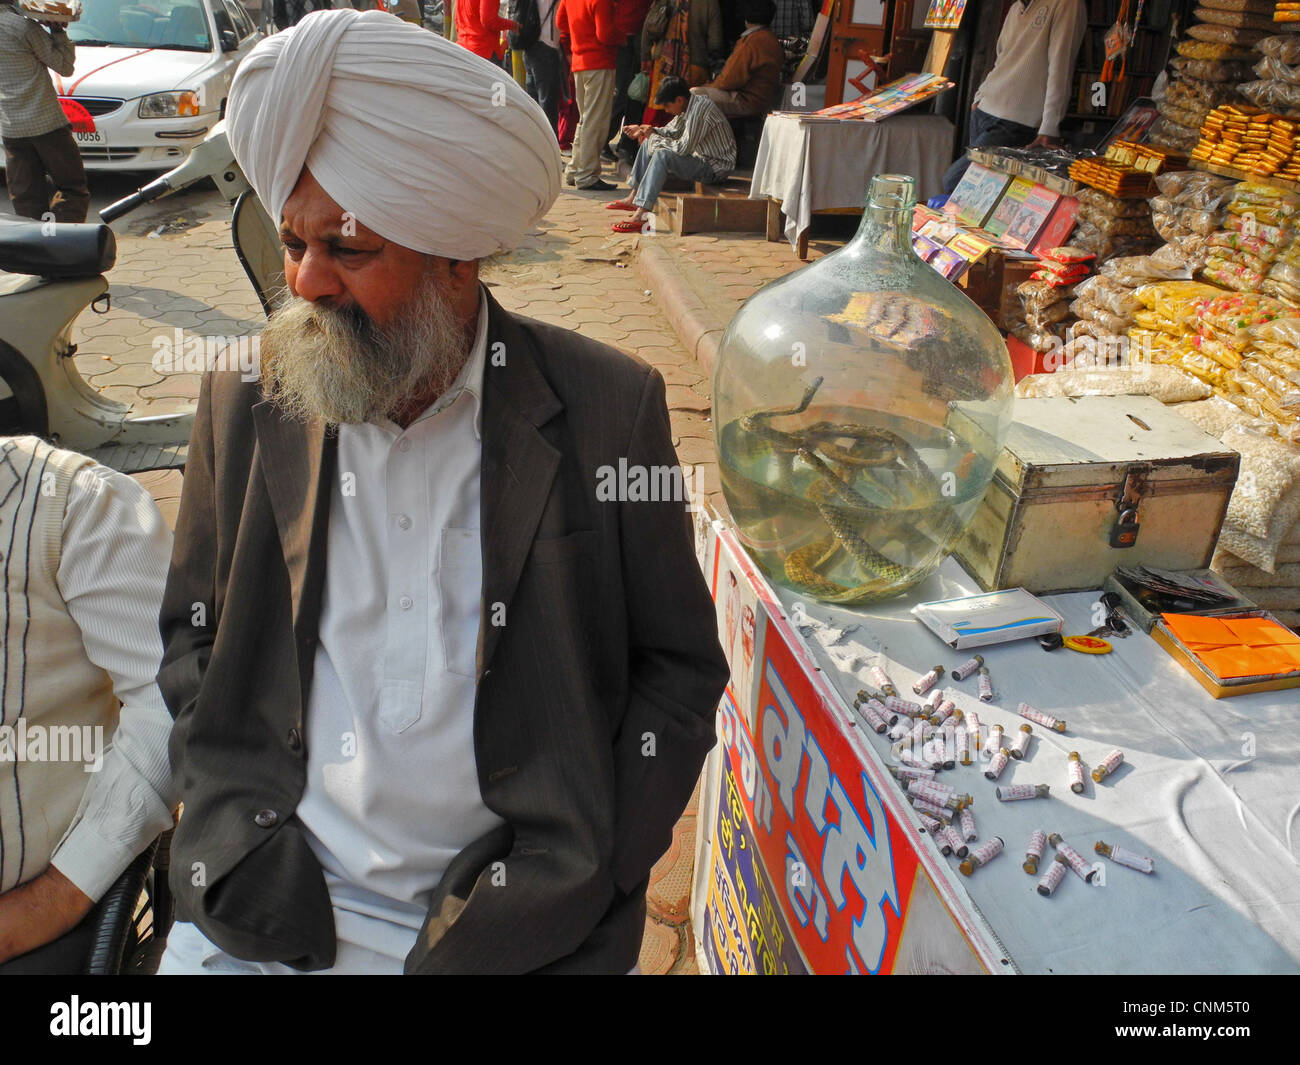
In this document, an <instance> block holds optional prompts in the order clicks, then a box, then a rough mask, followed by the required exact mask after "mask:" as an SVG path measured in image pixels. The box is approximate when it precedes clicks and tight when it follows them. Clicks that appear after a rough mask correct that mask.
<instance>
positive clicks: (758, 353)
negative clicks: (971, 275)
mask: <svg viewBox="0 0 1300 1065" xmlns="http://www.w3.org/2000/svg"><path fill="white" fill-rule="evenodd" d="M915 202H916V194H915V188H914V183H913V180H912V178H910V177H904V176H899V175H893V174H881V175H877V176H876V177H874V178H873V179H872V181H871V187H870V189H869V191H868V195H867V204H866V209H865V211H864V213H863V216H862V223H861V225H860V226H859V228H858V232H857V235H856V236H855V237H854V238H853V240H852V241H851V242H850V243H848V244H847V245H846V246H845V247H843V248H841V249H840V250H839V251H836V252H834V253H833V254H831V255H827V256H826V257H825V258H823V259H820V260H819V261H817V262H815V263H813V264H812V265H810V266H808V267H806V268H804V269H802V270H799V271H797V272H795V273H792V274H789V275H787V276H786V277H783V278H781V279H780V280H778V281H774V282H772V283H771V284H770V285H767V286H766V287H764V288H762V289H760V290H759V291H758V292H756V293H755V294H754V295H753V296H752V297H750V299H749V300H748V302H746V304H745V305H744V306H743V307H742V308H741V309H740V311H739V313H737V315H736V317H735V318H734V319H733V320H732V322H731V325H730V327H729V328H728V329H727V332H726V335H725V336H724V337H723V340H722V346H721V350H720V353H719V357H718V365H717V370H716V373H715V375H714V382H713V411H714V421H715V433H716V440H717V446H718V463H719V467H720V472H721V477H722V488H723V492H724V494H725V495H726V497H727V504H728V506H729V507H730V508H731V516H732V518H733V520H734V521H735V523H736V527H737V529H738V531H739V534H740V538H741V540H742V542H743V543H744V545H745V547H746V549H747V550H748V551H749V553H750V555H752V556H753V558H754V560H755V562H757V563H758V565H759V567H760V568H761V569H762V570H763V571H764V572H765V573H766V574H767V575H768V576H769V577H770V578H772V579H774V580H776V581H779V582H780V583H782V584H785V585H787V586H788V587H790V588H793V589H795V590H796V591H798V592H800V593H802V594H805V595H808V596H811V597H813V598H816V599H820V600H823V601H826V602H836V603H868V602H873V601H876V600H880V599H887V598H890V597H891V596H895V595H899V594H901V593H902V592H905V591H906V590H907V589H909V588H911V587H912V586H913V585H915V584H917V583H918V582H919V581H921V580H923V579H924V578H925V577H926V576H928V575H929V574H930V573H932V572H933V571H934V570H935V568H936V567H938V565H939V563H940V562H941V561H943V559H944V558H945V557H946V556H947V555H948V553H949V552H950V551H951V549H952V547H953V544H954V543H955V541H956V540H957V538H958V537H959V536H960V535H961V533H962V531H963V530H964V529H965V528H966V526H967V525H968V524H969V523H970V521H971V519H972V517H973V516H974V514H975V510H976V508H977V507H978V505H979V502H980V500H981V499H982V498H983V495H984V490H985V488H987V487H988V483H989V480H990V478H991V477H992V475H993V464H994V461H995V460H996V458H997V456H998V454H999V452H1000V451H1001V449H1002V443H1003V439H1004V437H1005V435H1006V431H1007V427H1008V425H1009V423H1010V419H1011V402H1012V384H1013V378H1012V373H1011V361H1010V358H1009V356H1008V355H1007V348H1006V344H1005V342H1004V341H1003V339H1002V336H1001V334H999V333H998V331H997V329H995V328H994V326H993V323H992V322H991V321H989V319H988V317H987V316H986V315H985V314H984V312H983V311H981V310H980V309H979V308H978V307H976V306H975V304H974V303H972V302H971V301H970V300H969V299H967V297H966V296H965V294H963V293H962V292H961V291H960V290H959V289H958V288H956V286H954V285H952V284H951V283H950V282H949V281H947V280H946V279H944V278H943V277H942V276H941V275H940V274H939V273H937V272H936V271H935V270H934V269H932V268H931V267H930V266H928V265H926V264H925V263H924V262H922V260H921V259H920V258H918V257H917V255H916V254H915V252H913V250H912V242H911V230H912V209H913V206H914V204H915Z"/></svg>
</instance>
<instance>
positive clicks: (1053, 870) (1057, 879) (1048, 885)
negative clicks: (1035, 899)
mask: <svg viewBox="0 0 1300 1065" xmlns="http://www.w3.org/2000/svg"><path fill="white" fill-rule="evenodd" d="M1065 872H1066V866H1065V864H1064V863H1063V862H1052V863H1051V864H1050V865H1049V866H1048V867H1047V872H1045V873H1044V874H1043V878H1042V879H1041V880H1040V881H1038V893H1039V894H1040V895H1042V896H1043V898H1048V897H1049V896H1051V894H1052V893H1053V892H1054V891H1055V890H1056V889H1057V888H1058V887H1060V886H1061V881H1062V880H1064V879H1065Z"/></svg>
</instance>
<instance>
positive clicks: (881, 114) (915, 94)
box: [811, 74, 953, 122]
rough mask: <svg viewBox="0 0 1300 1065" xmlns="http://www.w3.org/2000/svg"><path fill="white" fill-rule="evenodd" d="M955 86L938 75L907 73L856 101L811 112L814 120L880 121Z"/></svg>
mask: <svg viewBox="0 0 1300 1065" xmlns="http://www.w3.org/2000/svg"><path fill="white" fill-rule="evenodd" d="M952 87H953V85H952V82H951V81H949V80H948V79H947V78H945V77H942V76H940V75H938V74H907V75H905V76H903V77H901V78H899V79H897V80H896V81H891V82H890V83H889V84H888V85H886V86H884V87H883V88H881V89H879V90H878V91H876V92H873V93H872V94H871V95H870V96H863V97H861V98H860V99H857V100H849V101H846V102H845V103H842V104H832V105H831V106H830V107H823V108H822V109H821V110H820V111H814V112H812V116H811V117H813V118H841V119H842V118H851V119H860V120H863V121H866V122H878V121H880V119H882V118H888V117H889V116H890V115H894V114H897V113H898V112H899V111H905V110H907V108H909V107H913V106H915V105H916V104H919V103H921V102H923V101H925V100H928V99H930V97H932V96H937V95H938V94H939V93H941V92H944V91H946V90H948V89H951V88H952Z"/></svg>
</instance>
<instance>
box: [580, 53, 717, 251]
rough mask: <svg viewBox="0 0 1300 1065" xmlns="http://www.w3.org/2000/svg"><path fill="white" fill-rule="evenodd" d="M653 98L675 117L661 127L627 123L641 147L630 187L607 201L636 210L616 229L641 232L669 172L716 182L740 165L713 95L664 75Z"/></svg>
mask: <svg viewBox="0 0 1300 1065" xmlns="http://www.w3.org/2000/svg"><path fill="white" fill-rule="evenodd" d="M654 102H655V106H656V107H658V108H662V109H663V110H664V111H667V112H668V113H669V114H670V115H672V116H673V119H672V121H671V122H669V123H668V124H667V125H666V126H664V127H663V128H662V129H655V128H654V127H653V126H624V127H623V132H624V133H626V134H627V135H628V136H629V137H631V138H632V139H633V140H636V141H639V142H640V143H641V148H640V150H639V151H638V152H637V154H636V162H635V163H633V164H632V173H631V174H630V175H629V176H628V179H627V183H628V185H629V186H630V187H631V190H632V191H631V193H629V194H628V196H627V197H625V198H624V199H621V200H615V201H614V202H613V203H610V204H606V206H607V207H608V208H610V209H611V210H614V211H632V212H634V213H633V215H632V217H631V218H629V219H626V220H624V221H621V222H615V223H614V227H613V228H614V231H615V232H617V233H637V232H640V230H641V226H642V224H643V223H644V222H645V219H646V216H647V215H649V214H650V211H651V210H652V209H653V208H654V205H655V201H656V200H657V199H659V193H660V191H661V190H662V189H663V187H664V181H665V180H667V178H668V175H669V174H672V175H674V176H676V177H679V178H685V179H686V180H687V181H703V182H705V183H706V184H714V183H716V182H718V181H721V180H722V179H723V178H725V177H726V176H727V175H728V174H730V173H731V171H732V169H733V168H734V167H735V165H736V138H735V136H734V135H733V134H732V132H731V123H729V122H728V121H727V118H726V116H725V115H724V114H723V113H722V112H721V111H720V110H718V107H717V105H716V104H714V103H713V101H712V100H710V99H709V98H708V97H706V96H693V95H692V94H691V90H690V88H689V86H687V84H686V82H685V81H684V80H683V79H681V78H664V80H663V83H662V84H661V85H660V86H659V91H658V92H657V93H656V94H655V100H654Z"/></svg>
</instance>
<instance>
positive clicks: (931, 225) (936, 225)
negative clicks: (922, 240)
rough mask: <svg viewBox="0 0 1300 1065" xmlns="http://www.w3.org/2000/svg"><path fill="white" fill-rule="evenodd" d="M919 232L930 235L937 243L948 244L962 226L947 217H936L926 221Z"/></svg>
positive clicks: (926, 235)
mask: <svg viewBox="0 0 1300 1065" xmlns="http://www.w3.org/2000/svg"><path fill="white" fill-rule="evenodd" d="M917 232H918V233H920V234H921V236H923V237H929V238H930V239H931V240H932V241H934V242H935V243H936V244H947V243H948V241H950V240H952V238H953V237H955V236H956V235H957V234H958V233H960V232H961V226H959V225H958V224H957V223H956V222H953V221H951V220H950V219H947V218H936V219H934V220H932V221H930V222H926V223H925V225H923V226H922V227H921V228H920V229H919V230H917Z"/></svg>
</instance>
